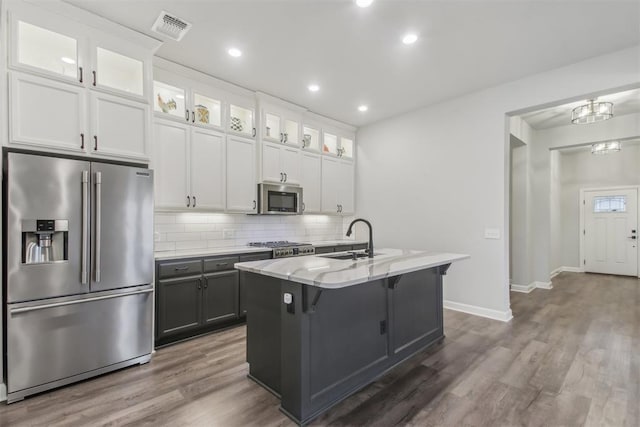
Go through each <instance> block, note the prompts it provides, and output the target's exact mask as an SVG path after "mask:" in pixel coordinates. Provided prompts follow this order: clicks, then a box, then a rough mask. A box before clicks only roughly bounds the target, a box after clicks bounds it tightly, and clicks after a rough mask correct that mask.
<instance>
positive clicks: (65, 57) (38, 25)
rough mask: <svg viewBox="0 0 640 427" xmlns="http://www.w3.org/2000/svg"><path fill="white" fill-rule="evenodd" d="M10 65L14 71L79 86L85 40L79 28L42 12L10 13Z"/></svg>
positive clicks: (80, 27)
mask: <svg viewBox="0 0 640 427" xmlns="http://www.w3.org/2000/svg"><path fill="white" fill-rule="evenodd" d="M9 16H10V20H9V24H10V33H9V40H10V44H9V51H10V55H9V56H10V61H9V63H10V65H11V66H12V67H13V68H15V69H21V70H24V71H29V72H33V73H36V74H41V75H44V76H47V77H51V78H56V79H60V80H63V81H68V82H73V83H76V84H81V83H83V81H84V79H83V78H84V75H83V72H82V70H83V68H84V65H85V64H84V63H83V60H84V58H85V57H86V55H85V52H86V39H85V37H84V31H83V28H82V26H80V25H75V24H74V23H71V22H59V21H57V20H52V19H49V17H48V16H47V15H46V14H45V13H32V14H28V15H26V14H21V13H14V12H11V13H10V15H9Z"/></svg>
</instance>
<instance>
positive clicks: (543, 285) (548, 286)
mask: <svg viewBox="0 0 640 427" xmlns="http://www.w3.org/2000/svg"><path fill="white" fill-rule="evenodd" d="M533 283H534V284H535V287H536V288H537V289H553V284H552V283H551V282H533Z"/></svg>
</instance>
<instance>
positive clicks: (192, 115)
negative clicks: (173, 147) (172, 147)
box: [191, 111, 196, 123]
mask: <svg viewBox="0 0 640 427" xmlns="http://www.w3.org/2000/svg"><path fill="white" fill-rule="evenodd" d="M195 122H196V113H194V112H193V111H192V112H191V123H195Z"/></svg>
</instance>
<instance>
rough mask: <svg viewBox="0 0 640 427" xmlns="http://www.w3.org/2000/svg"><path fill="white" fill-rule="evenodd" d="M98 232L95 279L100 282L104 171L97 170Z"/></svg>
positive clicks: (96, 235)
mask: <svg viewBox="0 0 640 427" xmlns="http://www.w3.org/2000/svg"><path fill="white" fill-rule="evenodd" d="M95 178H96V234H95V245H96V250H95V257H96V261H95V262H96V264H95V268H96V270H95V276H96V277H95V280H96V283H98V282H100V245H101V242H100V240H101V234H102V231H101V228H102V172H96V177H95Z"/></svg>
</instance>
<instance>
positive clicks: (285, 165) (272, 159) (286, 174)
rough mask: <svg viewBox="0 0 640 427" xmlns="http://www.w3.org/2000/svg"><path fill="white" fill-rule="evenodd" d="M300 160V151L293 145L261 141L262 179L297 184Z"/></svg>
mask: <svg viewBox="0 0 640 427" xmlns="http://www.w3.org/2000/svg"><path fill="white" fill-rule="evenodd" d="M300 160H301V158H300V151H299V150H298V149H297V148H295V147H287V146H283V145H280V144H275V143H270V142H265V143H263V144H262V181H263V182H275V183H282V184H285V183H286V184H294V185H297V184H299V183H300V166H301V165H300Z"/></svg>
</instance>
